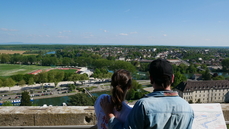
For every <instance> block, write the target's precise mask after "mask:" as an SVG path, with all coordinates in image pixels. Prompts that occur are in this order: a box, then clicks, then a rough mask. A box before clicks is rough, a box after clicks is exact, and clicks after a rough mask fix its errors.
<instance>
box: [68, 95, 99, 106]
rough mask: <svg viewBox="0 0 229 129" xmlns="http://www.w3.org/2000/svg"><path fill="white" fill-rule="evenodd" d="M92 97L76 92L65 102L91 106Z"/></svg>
mask: <svg viewBox="0 0 229 129" xmlns="http://www.w3.org/2000/svg"><path fill="white" fill-rule="evenodd" d="M94 102H95V100H94V98H91V97H90V96H89V95H87V94H85V93H78V94H75V95H73V96H70V99H69V100H68V102H67V105H69V106H93V105H94Z"/></svg>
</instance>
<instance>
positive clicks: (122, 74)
mask: <svg viewBox="0 0 229 129" xmlns="http://www.w3.org/2000/svg"><path fill="white" fill-rule="evenodd" d="M111 86H112V87H113V89H112V95H111V96H110V95H107V94H102V95H100V96H99V97H98V98H97V100H96V102H95V105H94V107H95V114H96V119H97V127H98V129H107V123H108V119H106V115H105V113H104V112H103V109H102V107H101V106H100V101H101V99H102V98H104V97H109V99H110V102H111V103H112V104H113V106H114V114H115V117H116V118H117V119H119V120H120V121H121V122H125V120H126V118H127V116H128V114H129V112H130V110H131V109H132V107H130V106H129V105H127V104H126V102H125V101H124V100H125V97H126V93H127V91H128V89H130V88H131V76H130V72H129V71H127V70H124V69H120V70H118V71H116V72H115V73H114V74H113V75H112V78H111Z"/></svg>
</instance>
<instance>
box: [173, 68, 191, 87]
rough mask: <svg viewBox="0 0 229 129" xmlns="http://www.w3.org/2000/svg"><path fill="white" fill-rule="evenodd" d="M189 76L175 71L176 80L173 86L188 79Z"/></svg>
mask: <svg viewBox="0 0 229 129" xmlns="http://www.w3.org/2000/svg"><path fill="white" fill-rule="evenodd" d="M186 80H187V78H186V77H185V76H184V75H183V74H181V73H180V72H179V71H178V72H175V73H174V82H173V84H172V87H176V86H177V85H178V84H180V83H181V82H183V81H186Z"/></svg>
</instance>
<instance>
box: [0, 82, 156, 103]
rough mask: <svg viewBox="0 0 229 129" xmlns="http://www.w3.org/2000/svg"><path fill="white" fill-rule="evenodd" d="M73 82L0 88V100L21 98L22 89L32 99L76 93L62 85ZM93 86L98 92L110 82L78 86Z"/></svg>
mask: <svg viewBox="0 0 229 129" xmlns="http://www.w3.org/2000/svg"><path fill="white" fill-rule="evenodd" d="M137 81H138V82H139V84H142V85H149V84H150V81H149V80H137ZM67 84H73V82H72V81H71V82H60V83H59V84H58V86H57V87H54V83H44V84H43V88H44V89H41V84H36V85H29V86H24V87H19V86H14V87H11V88H10V90H9V88H8V90H7V88H6V87H5V88H0V102H3V101H6V100H7V101H12V100H18V99H21V98H20V96H21V92H23V91H24V90H28V91H32V92H33V93H32V94H31V98H33V99H41V98H52V97H60V96H69V95H74V94H76V93H78V91H76V92H73V93H68V92H69V91H68V88H67V87H64V85H67ZM89 87H93V89H92V90H90V92H99V91H109V90H110V89H111V88H110V82H105V83H85V84H83V85H82V86H80V88H89ZM146 90H147V91H152V88H146Z"/></svg>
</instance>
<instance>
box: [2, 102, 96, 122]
mask: <svg viewBox="0 0 229 129" xmlns="http://www.w3.org/2000/svg"><path fill="white" fill-rule="evenodd" d="M95 124H96V117H95V113H94V107H93V106H52V107H39V106H0V126H58V125H95Z"/></svg>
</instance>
